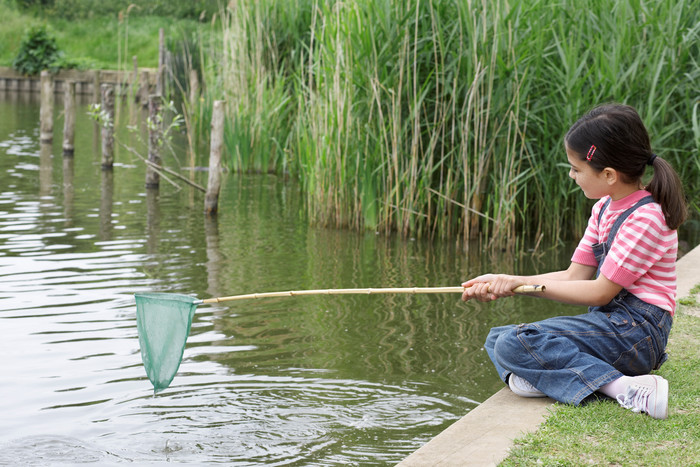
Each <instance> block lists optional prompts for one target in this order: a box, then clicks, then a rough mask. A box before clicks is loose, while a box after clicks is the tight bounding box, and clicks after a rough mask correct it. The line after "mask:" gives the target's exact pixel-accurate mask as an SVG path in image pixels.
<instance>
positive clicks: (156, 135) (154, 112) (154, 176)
mask: <svg viewBox="0 0 700 467" xmlns="http://www.w3.org/2000/svg"><path fill="white" fill-rule="evenodd" d="M161 101H162V98H161V96H160V95H159V94H153V95H150V96H148V121H149V123H148V161H149V162H152V163H153V164H155V165H157V166H160V165H161V158H160V147H161V143H162V140H163V116H162V115H161V111H160V109H161ZM159 184H160V174H159V173H158V172H157V171H156V169H154V168H153V167H152V166H151V164H146V188H158V185H159Z"/></svg>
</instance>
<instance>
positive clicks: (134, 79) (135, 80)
mask: <svg viewBox="0 0 700 467" xmlns="http://www.w3.org/2000/svg"><path fill="white" fill-rule="evenodd" d="M131 59H132V60H133V62H134V74H133V75H131V83H129V92H130V93H131V97H133V98H134V99H137V98H136V95H137V94H138V89H139V59H138V57H137V56H136V55H134V56H133V57H132V58H131Z"/></svg>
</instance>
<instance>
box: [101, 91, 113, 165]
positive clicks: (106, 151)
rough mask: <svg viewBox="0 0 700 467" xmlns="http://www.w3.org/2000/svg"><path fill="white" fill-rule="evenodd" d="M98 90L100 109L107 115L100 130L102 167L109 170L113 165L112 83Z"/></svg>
mask: <svg viewBox="0 0 700 467" xmlns="http://www.w3.org/2000/svg"><path fill="white" fill-rule="evenodd" d="M100 90H101V95H102V99H101V100H102V110H103V111H104V112H105V113H106V116H107V122H103V124H102V132H101V133H102V169H103V170H111V169H112V167H113V165H114V85H112V84H103V85H102V86H101V88H100Z"/></svg>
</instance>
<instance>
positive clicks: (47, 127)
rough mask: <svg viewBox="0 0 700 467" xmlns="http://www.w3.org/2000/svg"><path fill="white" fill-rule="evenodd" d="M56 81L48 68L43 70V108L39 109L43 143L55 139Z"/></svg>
mask: <svg viewBox="0 0 700 467" xmlns="http://www.w3.org/2000/svg"><path fill="white" fill-rule="evenodd" d="M54 86H55V85H54V81H53V77H52V76H51V73H50V72H49V71H48V70H43V71H42V72H41V110H40V111H39V118H40V131H39V140H40V142H42V143H50V142H51V141H53V104H54Z"/></svg>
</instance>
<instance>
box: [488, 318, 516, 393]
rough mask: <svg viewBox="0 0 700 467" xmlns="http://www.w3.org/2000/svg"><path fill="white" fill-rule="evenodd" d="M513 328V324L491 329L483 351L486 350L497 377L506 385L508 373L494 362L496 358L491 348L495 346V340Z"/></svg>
mask: <svg viewBox="0 0 700 467" xmlns="http://www.w3.org/2000/svg"><path fill="white" fill-rule="evenodd" d="M513 328H515V324H509V325H506V326H499V327H496V328H491V331H489V335H488V336H487V337H486V342H485V343H484V349H486V353H487V354H488V355H489V358H490V359H491V361H492V362H493V364H494V366H495V367H496V371H497V372H498V376H499V377H500V378H501V381H503V382H504V383H507V378H508V375H509V374H510V371H508V370H506V369H505V368H503V367H502V366H501V365H499V364H498V361H497V360H496V356H495V354H494V350H493V348H494V347H495V345H496V340H497V339H498V337H499V336H500V335H501V334H502V333H504V332H507V331H510V330H511V329H513Z"/></svg>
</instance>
